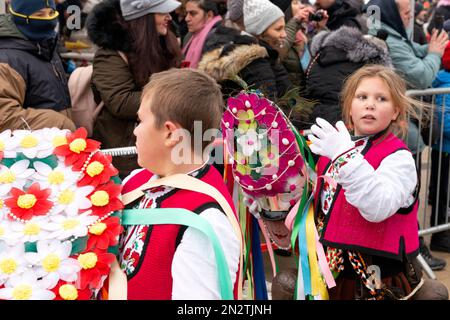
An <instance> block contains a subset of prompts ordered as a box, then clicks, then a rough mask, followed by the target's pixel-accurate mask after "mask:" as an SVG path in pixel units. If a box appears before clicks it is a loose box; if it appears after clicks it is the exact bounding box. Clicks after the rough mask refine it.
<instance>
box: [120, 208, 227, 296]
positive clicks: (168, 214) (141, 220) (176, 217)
mask: <svg viewBox="0 0 450 320" xmlns="http://www.w3.org/2000/svg"><path fill="white" fill-rule="evenodd" d="M122 224H123V225H157V224H179V225H184V226H188V227H193V228H195V229H197V230H199V231H201V232H203V233H204V234H205V235H206V236H207V237H208V238H209V240H210V241H211V243H212V246H213V249H214V253H215V258H216V263H217V269H218V270H217V271H218V272H217V273H218V278H219V286H220V293H221V296H222V299H223V300H233V299H234V298H233V289H232V286H231V278H230V272H229V268H228V263H227V260H226V259H225V255H224V253H223V250H222V246H221V245H220V242H219V239H218V238H217V235H216V233H215V232H214V229H213V228H212V227H211V225H210V224H209V222H208V221H207V220H206V219H204V218H202V217H201V216H199V215H197V214H195V213H193V212H191V211H189V210H186V209H127V210H123V215H122Z"/></svg>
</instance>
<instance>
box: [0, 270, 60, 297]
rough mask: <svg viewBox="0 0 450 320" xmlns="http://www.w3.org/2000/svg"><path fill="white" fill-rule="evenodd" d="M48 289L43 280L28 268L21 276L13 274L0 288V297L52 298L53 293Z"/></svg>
mask: <svg viewBox="0 0 450 320" xmlns="http://www.w3.org/2000/svg"><path fill="white" fill-rule="evenodd" d="M47 289H48V284H47V282H46V281H44V280H38V277H37V276H36V274H35V273H34V272H33V271H32V270H30V271H28V272H26V273H24V274H23V275H21V276H14V277H11V279H10V280H9V281H8V282H7V283H6V285H5V288H3V289H0V299H6V300H53V299H54V298H55V294H54V293H53V292H51V291H50V290H47Z"/></svg>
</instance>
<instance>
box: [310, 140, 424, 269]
mask: <svg viewBox="0 0 450 320" xmlns="http://www.w3.org/2000/svg"><path fill="white" fill-rule="evenodd" d="M405 149H406V150H408V148H407V146H406V145H405V143H404V142H403V141H402V140H400V139H399V138H397V137H396V136H394V135H393V134H392V133H390V134H388V135H387V136H386V137H384V138H383V137H381V138H380V137H379V135H377V136H375V137H373V138H371V139H369V141H368V143H367V145H366V147H365V148H364V150H363V151H362V152H361V154H362V155H363V156H364V159H366V160H367V162H368V163H369V164H370V165H371V166H372V167H373V168H374V169H375V170H376V169H377V168H378V166H379V165H380V163H381V161H383V159H384V158H386V157H387V156H389V155H390V154H392V153H394V152H396V151H399V150H405ZM330 164H331V162H330V159H328V158H326V157H321V158H320V159H319V162H318V164H317V176H321V175H324V174H325V172H326V170H327V169H328V167H329V166H330ZM411 174H416V173H415V172H411ZM322 188H323V179H320V180H319V183H318V185H317V188H316V192H315V198H314V199H315V200H314V201H315V208H316V212H317V210H318V208H320V205H319V204H320V194H321V192H322ZM418 207H419V205H418V200H417V198H416V201H415V202H414V203H413V204H412V205H411V206H410V207H409V208H402V209H400V210H399V211H397V213H395V214H394V215H392V216H391V217H389V218H388V219H386V220H384V221H381V222H378V223H374V222H369V221H367V220H366V219H364V218H363V217H362V215H361V214H360V212H359V210H358V209H357V208H355V207H354V206H352V205H351V204H349V203H348V202H347V200H346V199H345V195H344V190H342V186H341V185H338V186H337V189H336V192H335V194H334V198H333V201H332V204H331V206H330V210H329V211H328V214H327V215H326V217H325V221H324V231H323V232H322V236H321V242H322V243H323V244H324V245H326V246H330V247H334V248H340V249H345V250H356V251H360V252H362V253H367V254H371V255H379V256H384V257H386V258H391V259H396V260H403V257H404V255H405V254H406V255H407V256H408V257H414V256H416V255H417V253H418V248H419V235H418V223H417V210H418Z"/></svg>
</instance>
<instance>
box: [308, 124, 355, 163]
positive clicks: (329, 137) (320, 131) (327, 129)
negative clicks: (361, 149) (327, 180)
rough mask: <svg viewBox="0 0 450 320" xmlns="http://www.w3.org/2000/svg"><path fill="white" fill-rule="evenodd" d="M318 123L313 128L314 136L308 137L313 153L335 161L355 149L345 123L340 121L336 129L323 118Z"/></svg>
mask: <svg viewBox="0 0 450 320" xmlns="http://www.w3.org/2000/svg"><path fill="white" fill-rule="evenodd" d="M316 123H317V125H316V124H314V125H313V126H312V127H311V132H312V133H313V134H310V135H308V139H309V140H310V141H311V142H312V143H311V145H310V146H309V148H310V149H311V151H312V152H313V153H315V154H318V155H321V156H324V157H327V158H329V159H331V160H334V159H335V158H336V157H338V156H340V155H341V154H343V153H344V152H346V151H348V150H350V149H352V148H354V147H355V143H354V142H353V141H352V139H351V137H350V133H349V132H348V130H347V128H346V126H345V124H344V122H342V121H338V122H337V123H336V128H335V127H333V126H332V125H331V124H330V123H329V122H328V121H326V120H325V119H322V118H317V119H316Z"/></svg>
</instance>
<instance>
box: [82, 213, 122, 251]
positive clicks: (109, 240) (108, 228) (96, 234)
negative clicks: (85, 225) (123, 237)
mask: <svg viewBox="0 0 450 320" xmlns="http://www.w3.org/2000/svg"><path fill="white" fill-rule="evenodd" d="M122 231H123V227H122V226H121V225H120V219H119V217H109V218H108V219H105V220H103V221H102V222H99V223H97V224H94V225H93V226H91V227H90V228H89V239H88V242H87V247H86V250H92V249H94V248H98V249H103V250H106V249H108V247H110V246H115V245H116V244H117V242H118V236H119V234H121V233H122Z"/></svg>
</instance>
